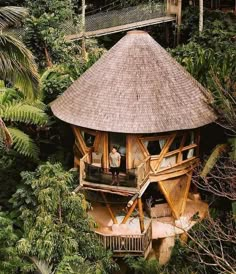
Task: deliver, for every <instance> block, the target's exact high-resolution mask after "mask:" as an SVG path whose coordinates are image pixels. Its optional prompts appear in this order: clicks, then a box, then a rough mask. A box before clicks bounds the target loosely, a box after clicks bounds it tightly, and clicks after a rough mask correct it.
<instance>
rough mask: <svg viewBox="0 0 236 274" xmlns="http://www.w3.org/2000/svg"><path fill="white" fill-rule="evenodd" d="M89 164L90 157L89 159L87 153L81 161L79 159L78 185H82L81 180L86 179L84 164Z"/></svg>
mask: <svg viewBox="0 0 236 274" xmlns="http://www.w3.org/2000/svg"><path fill="white" fill-rule="evenodd" d="M89 162H90V157H89V153H86V154H85V155H84V156H83V157H82V158H81V159H80V165H79V167H80V176H79V178H80V185H83V180H84V179H85V177H86V174H85V163H89Z"/></svg>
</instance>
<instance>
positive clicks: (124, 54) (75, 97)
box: [51, 31, 216, 256]
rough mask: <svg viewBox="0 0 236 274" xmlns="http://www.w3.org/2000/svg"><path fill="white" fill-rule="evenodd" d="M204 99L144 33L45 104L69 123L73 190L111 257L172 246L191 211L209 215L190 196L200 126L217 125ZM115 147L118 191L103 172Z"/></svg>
mask: <svg viewBox="0 0 236 274" xmlns="http://www.w3.org/2000/svg"><path fill="white" fill-rule="evenodd" d="M208 100H209V98H208V97H207V93H206V92H205V90H204V88H203V87H202V86H201V85H200V84H199V83H198V82H197V81H196V80H195V79H194V78H193V77H192V76H191V75H190V74H189V73H188V72H186V70H185V69H184V68H183V67H182V66H181V65H179V64H178V63H177V62H176V61H175V60H174V59H173V58H172V57H171V56H170V55H169V54H168V53H167V52H166V50H164V49H163V48H162V47H161V46H160V45H159V44H158V43H157V42H156V41H155V40H154V39H152V37H151V36H150V35H149V34H147V33H146V32H143V31H131V32H128V34H127V35H126V36H124V37H123V38H122V39H121V40H120V41H119V42H118V43H117V44H116V45H115V46H114V47H113V48H111V49H110V50H109V51H108V52H107V53H106V54H104V55H103V56H102V57H101V58H100V60H98V61H97V62H96V63H95V64H94V65H93V66H92V67H91V68H90V69H88V70H87V71H86V72H85V73H84V74H83V75H82V76H81V77H80V78H79V79H78V80H77V81H75V82H74V83H73V84H72V85H71V87H69V88H68V90H67V91H66V92H65V93H64V94H62V95H61V96H59V98H58V99H56V100H55V101H54V102H53V103H52V106H51V107H52V111H53V113H54V114H55V116H57V117H58V118H59V119H61V120H63V121H65V122H67V123H69V124H71V126H72V129H73V131H74V135H75V145H74V155H75V158H74V159H75V160H74V163H75V166H76V167H78V168H79V173H80V186H79V187H78V189H79V190H84V193H85V195H86V197H87V199H88V200H89V201H90V202H91V204H92V210H91V211H90V214H91V215H92V216H93V217H94V219H95V220H96V222H97V224H98V227H97V228H96V230H95V231H96V233H97V234H98V235H99V237H100V239H101V241H102V242H103V244H104V245H105V247H106V248H108V249H111V250H112V251H113V253H114V255H115V256H123V255H126V254H131V255H142V256H147V255H148V254H149V252H150V250H151V248H152V240H154V239H159V238H162V239H172V240H173V241H174V238H175V236H176V235H178V234H183V233H184V231H185V230H188V229H190V227H191V226H192V225H193V224H194V221H192V219H191V217H192V216H193V215H194V214H195V213H197V212H198V213H199V214H200V217H203V216H204V214H205V213H206V211H207V205H206V204H205V203H204V202H202V201H200V200H197V199H194V197H195V196H194V195H192V193H190V190H191V178H192V173H193V169H194V167H196V166H197V164H198V161H199V160H198V156H199V141H200V128H201V127H202V126H204V125H206V124H209V123H212V122H213V121H215V119H216V116H215V114H214V112H213V110H212V109H211V107H210V106H209V102H208ZM114 145H115V146H116V147H117V148H118V152H119V153H120V155H121V161H120V162H121V163H120V175H119V178H120V180H119V184H113V183H112V176H111V173H110V169H109V153H110V151H111V149H112V147H113V146H114ZM78 189H77V190H78ZM191 192H192V190H191Z"/></svg>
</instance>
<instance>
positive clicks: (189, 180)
mask: <svg viewBox="0 0 236 274" xmlns="http://www.w3.org/2000/svg"><path fill="white" fill-rule="evenodd" d="M192 174H193V171H192V170H191V171H190V172H189V173H187V174H186V175H187V187H186V190H185V193H184V196H183V200H184V202H183V204H182V209H181V212H180V214H183V212H184V210H185V205H186V202H187V198H188V193H189V188H190V184H191V180H192Z"/></svg>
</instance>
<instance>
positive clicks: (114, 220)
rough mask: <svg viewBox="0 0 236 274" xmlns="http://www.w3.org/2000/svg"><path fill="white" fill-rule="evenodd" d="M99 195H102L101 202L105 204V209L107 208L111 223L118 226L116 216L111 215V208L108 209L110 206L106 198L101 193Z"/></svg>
mask: <svg viewBox="0 0 236 274" xmlns="http://www.w3.org/2000/svg"><path fill="white" fill-rule="evenodd" d="M101 195H102V198H103V200H104V202H105V204H106V208H107V210H108V212H109V214H110V216H111V218H112V221H113V223H114V224H118V221H117V219H116V216H115V215H114V214H113V211H112V209H111V207H110V205H109V203H108V201H107V198H106V196H105V194H104V193H103V192H101Z"/></svg>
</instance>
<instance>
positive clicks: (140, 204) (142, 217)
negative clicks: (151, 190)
mask: <svg viewBox="0 0 236 274" xmlns="http://www.w3.org/2000/svg"><path fill="white" fill-rule="evenodd" d="M138 211H139V224H140V230H141V233H143V232H144V216H143V205H142V199H141V198H138Z"/></svg>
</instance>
